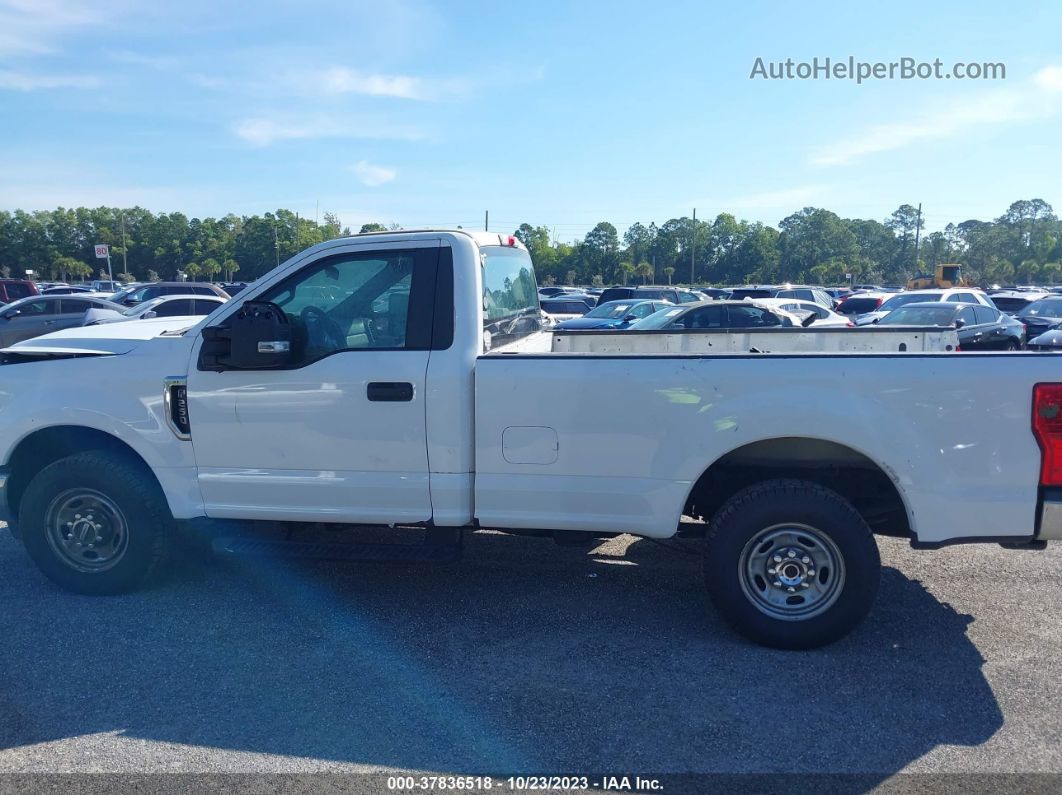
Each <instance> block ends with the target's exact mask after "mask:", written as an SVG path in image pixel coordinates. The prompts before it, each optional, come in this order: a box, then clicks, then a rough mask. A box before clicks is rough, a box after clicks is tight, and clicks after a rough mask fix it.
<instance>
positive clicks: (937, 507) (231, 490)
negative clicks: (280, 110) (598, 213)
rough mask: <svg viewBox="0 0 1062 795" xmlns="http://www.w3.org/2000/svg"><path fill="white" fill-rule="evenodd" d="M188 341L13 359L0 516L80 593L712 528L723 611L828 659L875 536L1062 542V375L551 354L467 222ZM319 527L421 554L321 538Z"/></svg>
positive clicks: (350, 245)
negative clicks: (288, 565) (486, 532)
mask: <svg viewBox="0 0 1062 795" xmlns="http://www.w3.org/2000/svg"><path fill="white" fill-rule="evenodd" d="M193 322H194V323H195V325H194V326H191V327H189V328H185V329H181V328H174V325H175V324H174V322H173V320H172V319H160V320H146V321H138V322H136V323H120V324H112V325H105V326H97V327H90V328H81V329H75V330H72V331H68V332H59V333H57V334H53V335H48V336H46V337H41V338H39V339H37V340H31V341H29V342H27V343H22V344H20V345H18V346H15V347H12V348H10V349H8V350H7V351H6V352H5V353H4V357H5V361H6V362H7V363H6V364H5V365H4V366H3V367H2V368H0V467H2V469H0V513H2V516H0V518H6V520H7V521H8V523H9V525H10V526H11V529H12V530H13V531H14V532H15V534H16V535H17V536H18V537H20V538H21V540H22V542H23V544H24V545H25V547H26V549H27V551H28V552H29V555H30V557H32V559H33V560H34V561H35V562H36V563H37V565H38V566H39V567H40V568H41V569H42V570H43V572H44V573H45V574H46V575H47V576H48V577H50V578H51V579H52V580H54V581H55V582H57V583H58V584H60V585H61V586H63V587H65V588H67V589H70V590H72V591H76V592H79V593H99V594H105V593H116V592H122V591H127V590H130V589H133V588H136V587H138V586H140V585H141V584H143V583H144V582H145V581H146V580H148V579H149V578H151V577H152V576H153V575H156V574H157V573H158V572H159V571H160V570H161V569H162V567H163V565H164V563H165V561H166V558H167V556H168V554H169V552H170V548H171V546H172V544H173V541H174V536H175V533H176V532H177V531H178V529H180V528H183V527H185V526H189V525H193V526H194V525H199V526H205V527H210V528H213V529H214V530H215V531H216V532H218V533H219V534H220V535H219V536H218V537H217V538H216V539H215V547H216V548H218V549H220V550H221V551H224V552H228V553H233V554H236V553H245V554H265V555H274V556H284V555H290V556H297V557H332V558H340V559H342V558H350V559H363V558H366V557H373V556H374V555H376V556H377V557H387V556H389V555H391V554H395V555H398V554H402V555H405V556H408V557H412V558H421V559H426V560H428V559H434V558H438V557H440V556H445V555H448V554H450V553H452V552H454V551H456V550H459V549H460V542H461V534H462V532H463V530H464V529H471V528H477V527H484V528H493V529H499V530H504V531H505V532H509V533H521V534H531V535H546V536H554V537H555V538H557V539H558V540H560V541H562V542H570V541H571V540H572V539H573V538H574V539H582V538H585V539H587V540H593V539H595V538H599V537H607V536H611V535H615V534H618V533H633V534H636V535H639V536H643V537H646V538H654V539H659V538H668V537H672V536H675V535H676V534H677V533H680V532H681V533H687V532H695V531H696V530H697V528H701V529H702V532H703V533H704V535H705V537H706V541H705V545H704V547H705V559H704V573H705V582H706V586H707V589H708V592H709V593H710V595H711V597H712V600H713V602H714V603H715V605H716V607H717V609H718V610H719V611H720V612H721V614H722V615H723V616H724V617H725V618H726V619H727V620H728V621H729V622H730V623H731V624H732V625H733V626H734V627H735V628H736V629H737V630H738V631H740V632H741V633H743V634H745V635H746V636H747V637H749V638H751V639H753V640H755V641H757V642H759V643H763V644H767V645H771V646H776V647H783V648H810V647H815V646H818V645H822V644H824V643H828V642H830V641H833V640H835V639H837V638H839V637H841V636H842V635H844V634H845V633H847V632H848V631H849V630H851V629H852V628H853V627H854V626H855V625H856V624H857V623H858V622H859V621H860V620H861V619H862V617H863V616H864V615H865V614H866V612H867V611H868V609H869V608H870V606H871V604H872V602H873V600H874V597H875V593H876V591H877V587H878V581H879V569H880V561H879V557H878V550H877V546H876V544H875V541H874V534H875V533H880V534H888V535H896V536H903V537H907V538H909V539H910V541H911V543H912V544H913V545H915V546H917V547H923V548H934V547H939V546H941V545H945V544H952V543H958V542H978V541H980V542H997V543H1002V544H1004V545H1006V546H1013V547H1024V548H1042V546H1043V545H1044V543H1045V542H1046V541H1047V540H1052V539H1053V540H1059V539H1062V413H1060V407H1062V367H1060V365H1062V360H1060V359H1058V358H1056V356H1055V355H1053V354H1030V353H1015V354H1007V353H991V354H990V353H970V354H966V353H954V352H928V353H927V352H924V351H919V352H904V353H835V352H822V353H797V354H788V353H769V354H757V353H747V352H743V353H713V352H703V351H701V352H693V353H683V352H677V353H676V352H673V351H666V350H664V351H661V352H655V353H637V352H631V351H617V352H610V353H601V352H571V353H564V352H558V351H555V350H554V346H555V336H556V332H554V333H550V332H548V331H544V330H543V329H542V327H541V313H540V311H539V308H538V298H537V290H536V284H535V276H534V270H533V268H532V264H531V260H530V258H529V256H528V254H527V252H526V251H525V250H524V248H523V247H522V246H521V245H520V244H519V242H518V241H516V240H514V239H513V238H511V237H508V236H505V235H497V234H488V233H469V232H463V231H417V232H391V233H385V234H367V235H357V236H353V237H346V238H342V239H338V240H333V241H330V242H327V243H323V244H321V245H318V246H315V247H314V248H311V249H309V250H307V251H304V252H302V253H301V254H299V255H297V256H296V257H294V258H293V259H291V260H289V261H288V262H286V263H284V264H283V265H281V266H280V267H279V268H277V269H276V270H275V271H273V272H272V273H270V274H269V275H268V276H266V277H264V278H262V279H261V280H259V281H258V282H256V283H255V284H253V285H251V286H250V287H248V288H247V289H246V290H245V291H244V292H242V293H241V294H240V295H239V296H237V297H236V298H234V299H233V300H231V301H230V302H228V303H226V304H224V305H222V306H220V307H219V308H218V309H217V310H216V311H215V312H214V313H213V314H211V315H209V316H207V317H206V318H203V319H201V320H200V319H198V318H196V319H191V320H187V321H185V323H186V324H190V323H193ZM792 331H793V332H794V333H796V334H804V333H806V332H805V331H804V330H803V329H793V330H792ZM610 336H611V338H613V339H614V338H615V337H616V336H618V335H610ZM632 339H633V338H632ZM636 347H637V346H636ZM683 516H686V517H693V518H694V519H698V518H700V519H704V520H705V522H704V523H703V524H699V523H697V522H688V521H687V522H680V520H681V519H682V517H683ZM259 520H265V521H267V522H269V523H270V525H271V526H275V523H276V522H278V521H279V522H285V523H290V524H287V525H285V526H286V527H288V528H290V529H291V530H292V532H291V533H289V534H288V535H289V537H288V538H287V539H285V540H269V539H265V538H263V537H262V536H260V535H259V536H256V535H255V534H254V532H253V531H254V529H255V528H260V527H262V525H261V524H260V523H259ZM305 523H315V524H320V523H326V524H328V525H330V526H339V525H395V526H409V527H420V528H424V529H425V543H424V545H423V546H421V547H417V546H411V545H398V544H396V545H393V546H395V547H396V548H399V547H400V548H401V551H400V552H399V551H394V550H391V551H388V550H384V551H383V552H379V551H376V552H373V551H372V550H369V549H368V548H366V547H364V546H358V545H349V546H347V545H344V544H341V543H333V544H317V543H311V542H309V541H303V540H300V533H299V530H300V528H301V527H305ZM236 527H238V528H240V532H239V533H236V532H235V531H234V530H233V529H232V528H236ZM247 531H251V532H250V533H248V532H247Z"/></svg>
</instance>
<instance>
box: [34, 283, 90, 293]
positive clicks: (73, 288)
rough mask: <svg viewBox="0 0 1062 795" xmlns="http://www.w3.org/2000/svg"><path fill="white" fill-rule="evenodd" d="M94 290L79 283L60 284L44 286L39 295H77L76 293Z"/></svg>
mask: <svg viewBox="0 0 1062 795" xmlns="http://www.w3.org/2000/svg"><path fill="white" fill-rule="evenodd" d="M93 292H94V291H93V290H92V288H90V287H82V286H81V285H79V284H61V285H57V286H55V287H46V288H44V289H43V290H41V295H77V294H79V293H80V294H85V293H88V294H92V293H93Z"/></svg>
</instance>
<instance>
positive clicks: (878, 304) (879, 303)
mask: <svg viewBox="0 0 1062 795" xmlns="http://www.w3.org/2000/svg"><path fill="white" fill-rule="evenodd" d="M882 300H883V299H881V298H879V299H878V300H877V302H876V303H875V304H874V308H875V309H877V308H878V307H879V306H881V302H882Z"/></svg>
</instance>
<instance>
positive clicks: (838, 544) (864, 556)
mask: <svg viewBox="0 0 1062 795" xmlns="http://www.w3.org/2000/svg"><path fill="white" fill-rule="evenodd" d="M704 574H705V584H706V586H707V589H708V592H709V595H710V596H711V599H712V602H713V604H714V605H715V607H716V609H717V610H718V611H719V613H720V614H721V615H722V616H723V618H724V619H726V621H727V622H728V623H729V624H730V625H731V626H732V627H733V628H734V629H735V630H737V631H738V632H739V633H741V634H742V635H744V636H745V637H747V638H749V639H750V640H753V641H755V642H756V643H759V644H762V645H764V646H771V647H773V648H780V649H813V648H816V647H819V646H824V645H826V644H828V643H832V642H833V641H835V640H838V639H839V638H842V637H844V636H845V635H847V634H848V633H849V632H851V630H852V629H853V628H855V626H856V625H857V624H859V622H860V621H862V620H863V617H864V616H865V615H866V614H867V612H868V611H869V610H870V607H871V605H872V604H873V603H874V597H875V596H876V594H877V590H878V583H879V581H880V579H881V559H880V557H879V555H878V547H877V544H875V542H874V537H873V534H872V533H871V531H870V528H869V527H868V526H867V524H866V522H865V521H864V520H863V518H862V517H861V516H860V515H859V513H858V512H857V511H856V510H855V508H853V507H852V505H851V503H849V502H848V501H847V500H845V499H844V498H843V497H841V496H840V495H839V494H837V493H836V492H834V491H831V490H830V489H827V488H824V487H822V486H819V485H818V484H815V483H811V482H808V481H801V480H769V481H764V482H762V483H758V484H756V485H753V486H750V487H748V488H746V489H744V490H743V491H741V492H738V493H737V494H736V495H734V496H733V497H732V498H731V499H730V500H728V501H727V502H726V503H725V504H724V505H723V507H722V508H720V509H719V511H718V512H717V513H716V514H715V516H714V517H713V518H712V521H711V524H710V525H709V529H708V536H707V545H706V549H705V561H704Z"/></svg>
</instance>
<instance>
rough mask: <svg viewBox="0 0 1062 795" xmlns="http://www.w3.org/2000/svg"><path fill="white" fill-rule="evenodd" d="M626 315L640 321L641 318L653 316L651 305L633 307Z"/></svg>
mask: <svg viewBox="0 0 1062 795" xmlns="http://www.w3.org/2000/svg"><path fill="white" fill-rule="evenodd" d="M627 314H629V315H634V316H635V317H636V318H638V319H639V320H641V319H642V318H643V317H649V315H651V314H653V305H652V304H638V305H637V306H636V307H634V308H633V309H632V310H631V311H630V312H628V313H627Z"/></svg>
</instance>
